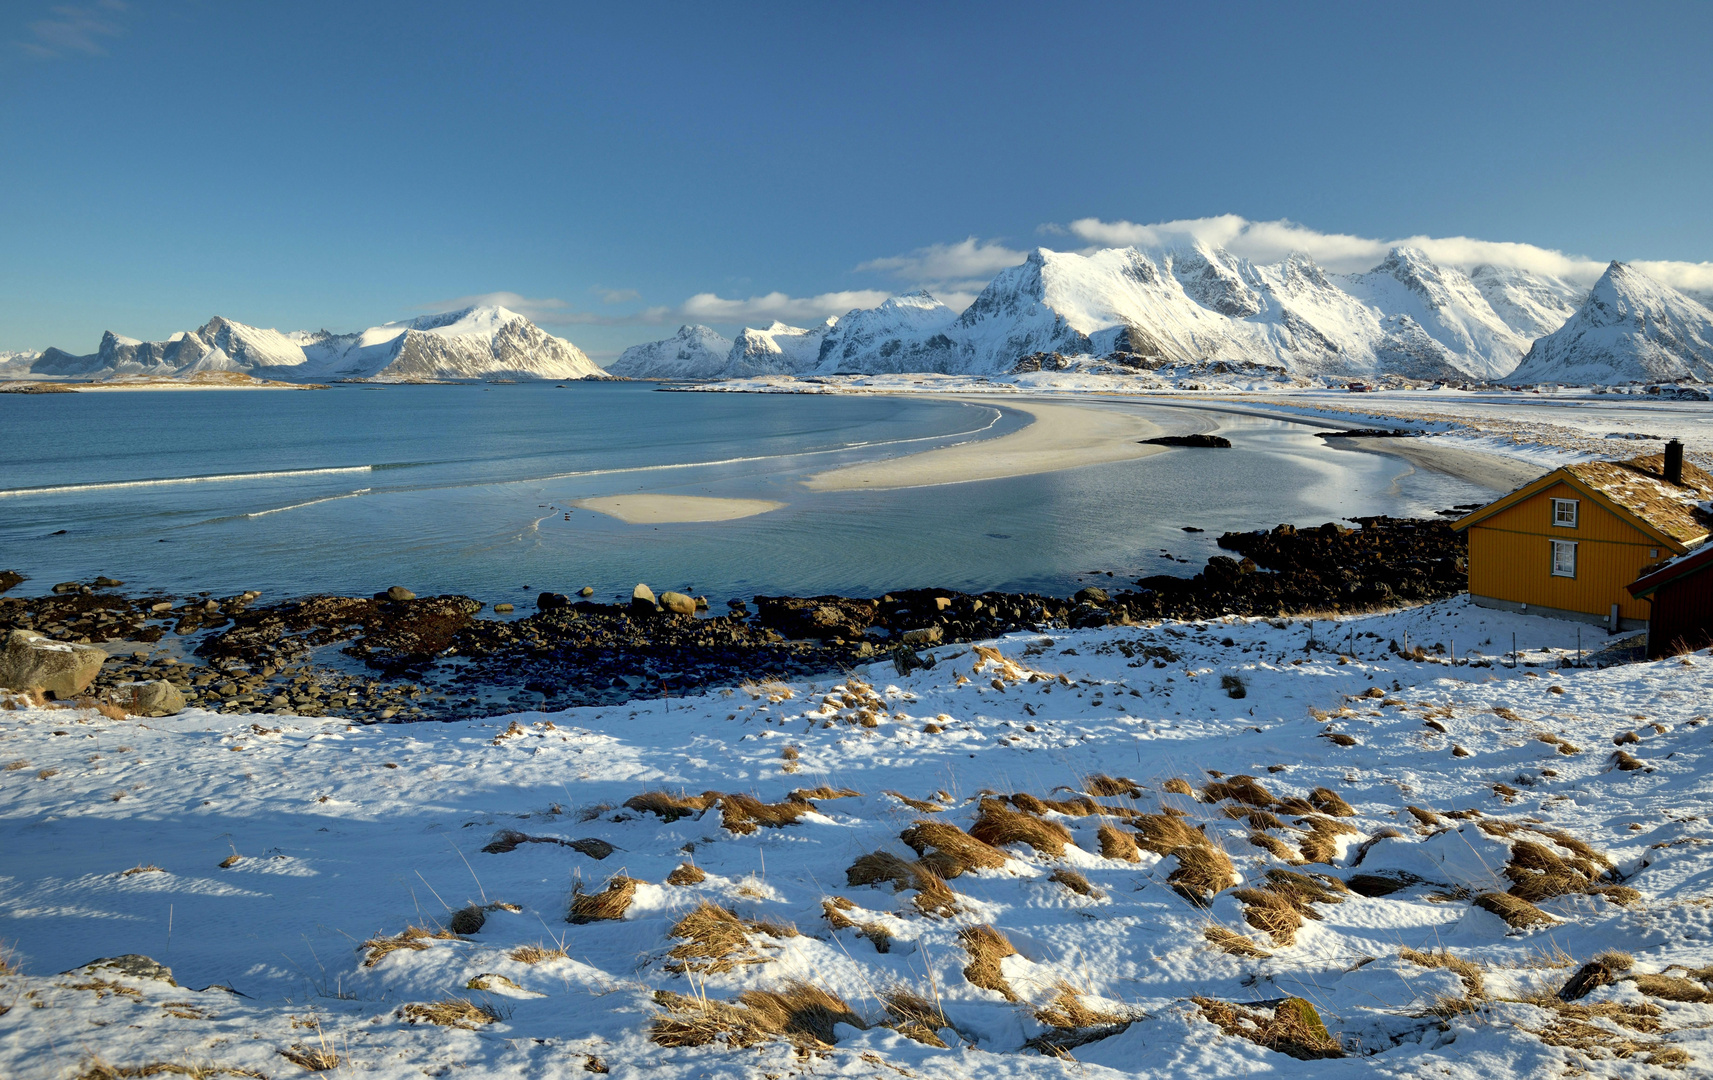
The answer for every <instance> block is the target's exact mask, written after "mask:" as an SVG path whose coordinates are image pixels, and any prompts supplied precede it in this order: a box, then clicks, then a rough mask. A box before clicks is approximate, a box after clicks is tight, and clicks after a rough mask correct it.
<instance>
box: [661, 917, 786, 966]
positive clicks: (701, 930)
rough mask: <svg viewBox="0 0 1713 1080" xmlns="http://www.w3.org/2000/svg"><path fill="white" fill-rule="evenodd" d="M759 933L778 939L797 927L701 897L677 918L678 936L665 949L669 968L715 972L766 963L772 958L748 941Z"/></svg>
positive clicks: (673, 934) (675, 935) (675, 933)
mask: <svg viewBox="0 0 1713 1080" xmlns="http://www.w3.org/2000/svg"><path fill="white" fill-rule="evenodd" d="M752 934H761V935H763V936H766V937H770V938H773V939H775V940H779V939H781V938H790V937H796V936H797V928H796V927H794V926H788V925H785V924H783V923H773V922H764V921H761V920H756V919H743V918H739V917H738V916H737V915H736V914H735V913H733V912H732V911H730V910H728V909H727V908H723V907H720V906H719V905H718V904H710V903H708V902H707V901H705V900H704V901H703V902H702V903H701V904H699V905H698V906H697V907H696V909H695V910H694V911H691V912H690V913H689V914H688V915H685V916H684V917H683V918H682V919H679V920H678V923H677V925H675V926H673V928H672V933H671V936H672V937H675V938H678V939H680V943H679V944H678V945H675V946H674V947H673V949H672V951H671V952H669V953H667V954H666V955H667V957H668V959H667V961H666V968H667V970H668V971H675V972H685V971H696V972H707V973H714V974H718V973H720V972H725V971H732V970H734V969H735V968H737V967H739V966H742V965H749V964H765V963H768V962H769V961H771V960H772V959H773V957H771V956H768V955H767V954H765V953H763V952H762V951H761V950H760V949H759V948H758V947H756V945H755V944H754V943H752V942H751V941H750V935H752Z"/></svg>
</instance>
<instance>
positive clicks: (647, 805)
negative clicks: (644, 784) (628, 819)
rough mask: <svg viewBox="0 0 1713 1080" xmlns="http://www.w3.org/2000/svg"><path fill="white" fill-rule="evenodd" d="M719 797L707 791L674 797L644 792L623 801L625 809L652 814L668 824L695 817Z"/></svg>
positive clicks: (716, 793)
mask: <svg viewBox="0 0 1713 1080" xmlns="http://www.w3.org/2000/svg"><path fill="white" fill-rule="evenodd" d="M719 797H720V793H719V792H717V791H707V792H703V793H702V794H700V795H674V794H672V793H671V792H670V791H645V792H643V793H642V794H640V795H632V796H631V797H630V798H628V799H626V800H625V806H626V808H627V809H631V810H635V811H637V812H638V813H643V814H654V815H655V816H657V817H659V818H661V819H663V820H665V821H666V822H668V823H671V822H674V821H677V820H678V819H679V818H686V817H695V816H696V815H698V814H700V813H702V812H703V811H704V810H706V809H708V807H709V806H711V805H713V803H714V800H715V799H718V798H719Z"/></svg>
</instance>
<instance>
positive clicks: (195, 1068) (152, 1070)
mask: <svg viewBox="0 0 1713 1080" xmlns="http://www.w3.org/2000/svg"><path fill="white" fill-rule="evenodd" d="M82 1069H83V1071H82V1072H80V1073H78V1074H77V1078H76V1080H130V1078H132V1077H141V1076H188V1077H190V1078H191V1080H206V1078H212V1077H216V1076H252V1077H255V1078H256V1080H267V1077H266V1075H265V1074H263V1073H259V1072H254V1071H252V1070H250V1069H240V1068H236V1067H234V1066H231V1065H195V1064H190V1063H188V1062H185V1063H181V1062H176V1061H151V1062H149V1063H148V1064H147V1065H109V1064H108V1063H107V1062H105V1061H103V1060H101V1058H100V1057H99V1056H96V1055H93V1054H92V1055H90V1056H89V1057H88V1058H86V1059H84V1062H83V1065H82Z"/></svg>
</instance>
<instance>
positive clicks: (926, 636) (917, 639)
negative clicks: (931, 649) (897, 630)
mask: <svg viewBox="0 0 1713 1080" xmlns="http://www.w3.org/2000/svg"><path fill="white" fill-rule="evenodd" d="M941 637H942V635H941V633H940V628H939V627H937V626H925V627H922V628H921V629H920V630H906V631H904V636H903V638H902V639H901V640H902V641H903V642H904V644H906V645H909V646H912V647H917V646H921V645H937V644H939V641H940V638H941Z"/></svg>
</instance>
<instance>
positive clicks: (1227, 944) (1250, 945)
mask: <svg viewBox="0 0 1713 1080" xmlns="http://www.w3.org/2000/svg"><path fill="white" fill-rule="evenodd" d="M1202 936H1203V937H1205V938H1207V940H1208V941H1209V942H1211V943H1212V944H1213V946H1214V947H1215V948H1217V949H1219V951H1220V952H1226V953H1230V954H1231V955H1232V956H1245V957H1251V958H1254V959H1261V960H1264V959H1266V958H1267V957H1269V956H1272V955H1273V954H1272V953H1270V952H1268V951H1267V950H1265V949H1263V948H1261V946H1259V945H1257V944H1255V943H1254V942H1253V941H1251V940H1249V939H1248V938H1246V937H1244V936H1243V935H1242V934H1239V933H1237V932H1236V931H1234V930H1227V929H1226V928H1225V927H1223V926H1210V927H1208V928H1207V929H1205V930H1203V931H1202Z"/></svg>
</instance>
